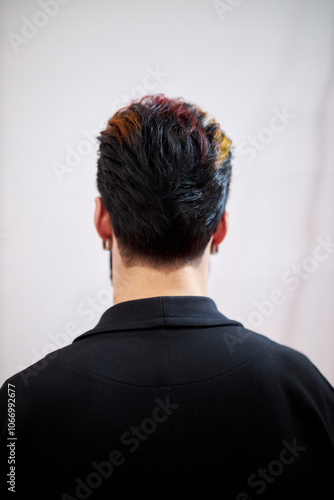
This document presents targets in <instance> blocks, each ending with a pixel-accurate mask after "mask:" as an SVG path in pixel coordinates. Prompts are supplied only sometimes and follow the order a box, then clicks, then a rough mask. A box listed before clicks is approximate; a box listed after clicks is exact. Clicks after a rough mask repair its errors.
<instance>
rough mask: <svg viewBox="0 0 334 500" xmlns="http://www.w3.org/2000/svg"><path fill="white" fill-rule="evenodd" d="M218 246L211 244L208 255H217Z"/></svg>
mask: <svg viewBox="0 0 334 500" xmlns="http://www.w3.org/2000/svg"><path fill="white" fill-rule="evenodd" d="M218 248H219V247H218V245H215V244H214V243H211V247H210V253H211V254H214V253H218Z"/></svg>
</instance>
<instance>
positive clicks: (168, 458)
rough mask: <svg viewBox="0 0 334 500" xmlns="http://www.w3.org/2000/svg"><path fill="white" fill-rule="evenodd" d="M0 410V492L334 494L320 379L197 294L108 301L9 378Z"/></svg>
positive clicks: (246, 498)
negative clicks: (70, 337) (88, 326)
mask: <svg viewBox="0 0 334 500" xmlns="http://www.w3.org/2000/svg"><path fill="white" fill-rule="evenodd" d="M8 384H11V385H10V386H8ZM8 387H9V389H10V390H12V391H13V390H15V401H14V403H15V406H14V404H13V400H14V396H13V392H12V393H11V395H12V396H13V397H12V398H9V395H8ZM9 399H11V400H12V404H11V405H9V404H8V400H9ZM9 408H14V409H15V420H14V421H13V416H14V415H13V410H12V409H9ZM8 416H9V417H11V420H8ZM0 418H1V421H0V423H1V428H0V432H1V447H0V456H1V471H2V472H1V481H2V483H1V491H0V493H1V498H13V499H18V498H20V499H33V500H38V499H43V500H53V499H62V500H73V499H87V498H89V499H91V500H94V499H108V500H113V499H143V500H144V499H145V500H148V499H160V498H161V499H167V498H168V499H193V498H195V497H196V498H197V497H200V498H205V499H207V498H208V499H211V498H212V499H217V500H218V499H219V500H230V499H231V500H251V499H263V500H265V499H270V500H275V499H282V500H283V499H284V500H289V499H293V500H297V499H303V500H304V499H308V498H310V499H314V500H327V499H332V498H334V389H333V387H332V386H331V385H330V384H329V382H328V381H327V380H326V379H325V378H324V377H323V375H322V374H321V373H320V372H319V371H318V369H317V368H316V367H315V366H314V365H313V364H312V363H311V361H310V360H309V359H308V358H307V357H306V356H304V355H303V354H301V353H299V352H297V351H295V350H293V349H290V348H288V347H285V346H283V345H280V344H278V343H276V342H273V341H271V340H270V339H268V338H267V337H265V336H263V335H259V334H257V333H255V332H252V331H250V330H247V329H245V328H244V327H243V326H242V324H241V323H239V322H237V321H233V320H230V319H228V318H227V317H226V316H224V315H223V314H221V313H220V312H219V311H218V310H217V307H216V305H215V303H214V301H213V300H212V299H211V298H209V297H204V296H166V297H152V298H146V299H138V300H131V301H127V302H122V303H118V304H116V305H114V306H112V307H111V308H109V309H108V310H107V311H106V312H105V313H104V314H103V315H102V317H101V319H100V321H99V322H98V324H97V325H96V327H95V328H93V329H92V330H90V331H88V332H86V333H84V334H83V335H81V336H79V337H78V338H76V339H75V340H74V341H73V343H72V344H71V345H69V346H66V347H64V348H62V349H59V350H57V351H55V352H53V353H51V354H49V355H47V356H46V357H45V358H44V359H43V360H41V361H39V362H38V363H35V364H34V365H32V366H31V367H29V368H28V369H26V370H23V371H22V372H20V373H18V374H16V375H15V376H13V377H11V378H10V379H8V380H7V381H6V382H5V383H4V385H3V386H2V388H1V391H0ZM9 421H10V422H11V424H10V425H9ZM13 422H14V425H15V427H13ZM13 429H14V431H13ZM9 431H12V432H14V434H12V435H10V434H9ZM14 438H17V439H14ZM13 460H14V462H13ZM9 461H11V463H9ZM10 467H14V469H13V468H12V469H10ZM7 474H9V475H7ZM11 480H12V483H11V482H10V481H11ZM7 481H8V482H7ZM13 483H15V486H14V489H15V493H13V492H12V491H9V490H8V488H10V487H11V484H13Z"/></svg>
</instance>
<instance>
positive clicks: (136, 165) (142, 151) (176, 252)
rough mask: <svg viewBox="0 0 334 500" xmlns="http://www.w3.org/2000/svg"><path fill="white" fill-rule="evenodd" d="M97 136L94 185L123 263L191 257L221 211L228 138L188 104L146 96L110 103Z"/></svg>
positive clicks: (157, 263) (167, 263) (159, 264)
mask: <svg viewBox="0 0 334 500" xmlns="http://www.w3.org/2000/svg"><path fill="white" fill-rule="evenodd" d="M98 139H99V141H100V148H99V158H98V173H97V187H98V189H99V192H100V194H101V199H102V202H103V204H104V206H105V208H106V209H107V211H108V212H109V215H110V221H111V225H112V228H113V232H114V235H115V237H116V238H117V243H118V247H119V251H120V254H121V257H122V260H123V262H124V264H125V265H126V266H131V265H134V264H138V263H139V262H142V263H146V264H147V265H150V266H152V267H156V268H169V267H171V266H173V267H174V266H182V265H186V264H191V263H192V262H194V261H196V260H198V259H200V258H201V256H202V255H203V252H204V250H205V248H206V246H207V244H208V242H209V240H210V238H211V236H212V235H213V234H214V232H215V230H216V228H217V226H218V223H219V221H220V219H221V217H222V215H223V213H224V210H225V204H226V201H227V197H228V193H229V186H230V178H231V152H230V150H229V147H230V144H231V141H230V140H229V139H228V138H227V137H226V136H225V134H224V133H223V132H222V130H221V128H220V126H219V124H218V123H217V122H216V121H215V120H214V119H208V117H207V113H205V112H203V111H202V110H201V109H200V108H198V107H197V106H195V105H194V104H191V103H188V102H185V101H184V100H182V99H181V98H177V99H168V98H167V97H165V96H164V95H163V94H155V95H148V96H145V97H143V98H141V99H140V100H138V101H132V103H131V104H130V105H129V106H126V107H123V108H121V109H120V110H118V111H117V112H116V113H115V114H114V115H113V116H112V118H110V120H109V121H108V126H107V128H106V130H104V131H103V132H101V135H100V136H99V137H98Z"/></svg>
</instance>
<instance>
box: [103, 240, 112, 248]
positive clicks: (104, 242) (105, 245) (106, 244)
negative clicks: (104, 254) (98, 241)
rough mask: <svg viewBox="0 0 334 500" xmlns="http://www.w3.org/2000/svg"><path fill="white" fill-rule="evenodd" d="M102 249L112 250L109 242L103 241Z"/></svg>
mask: <svg viewBox="0 0 334 500" xmlns="http://www.w3.org/2000/svg"><path fill="white" fill-rule="evenodd" d="M102 247H103V250H110V245H109V240H107V241H104V240H103V241H102Z"/></svg>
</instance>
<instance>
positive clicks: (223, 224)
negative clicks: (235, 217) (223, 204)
mask: <svg viewBox="0 0 334 500" xmlns="http://www.w3.org/2000/svg"><path fill="white" fill-rule="evenodd" d="M228 223H229V214H228V212H226V210H225V212H224V213H223V215H222V218H221V219H220V221H219V224H218V227H217V229H216V232H215V233H214V235H213V236H212V243H213V244H214V245H216V246H218V245H219V244H220V243H221V242H222V241H223V239H224V238H225V236H226V233H227V229H228Z"/></svg>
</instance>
